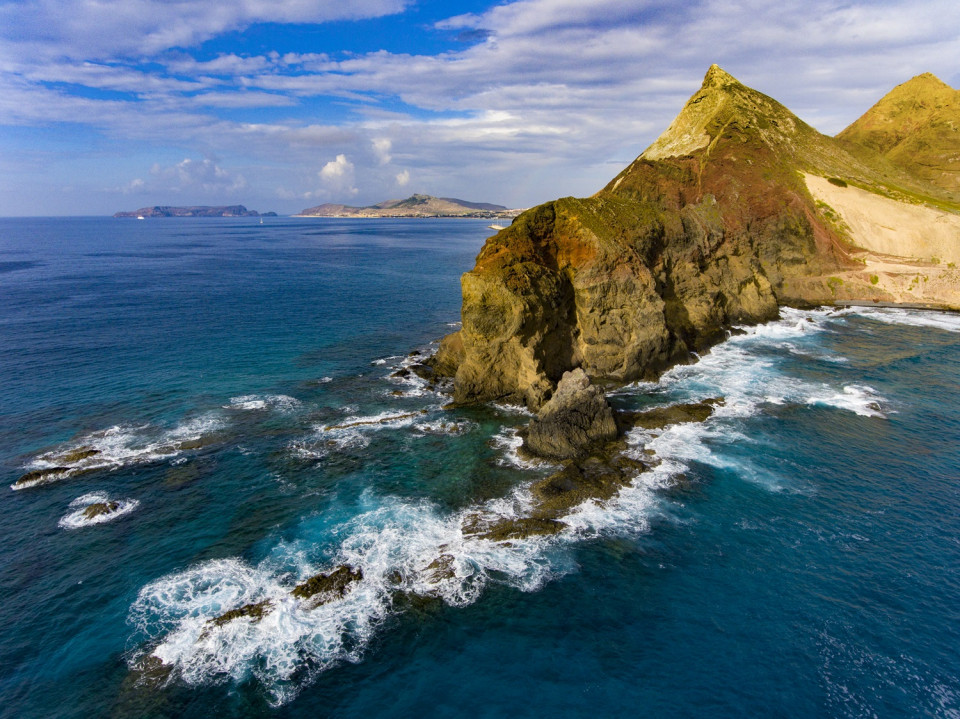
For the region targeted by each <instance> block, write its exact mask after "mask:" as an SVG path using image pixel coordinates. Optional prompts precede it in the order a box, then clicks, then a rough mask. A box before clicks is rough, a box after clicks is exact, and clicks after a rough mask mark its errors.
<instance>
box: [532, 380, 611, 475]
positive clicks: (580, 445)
mask: <svg viewBox="0 0 960 719" xmlns="http://www.w3.org/2000/svg"><path fill="white" fill-rule="evenodd" d="M616 436H617V423H616V422H615V421H614V418H613V410H612V409H611V408H610V405H609V404H608V403H607V399H606V397H605V396H604V394H603V392H602V391H601V390H600V389H599V388H597V387H594V386H593V385H591V384H590V378H589V377H587V374H586V372H584V371H583V370H582V369H579V368H577V369H575V370H572V371H570V372H565V373H564V374H563V377H562V379H561V380H560V383H559V384H558V385H557V391H556V392H555V393H554V395H553V397H551V398H550V401H548V402H547V403H546V404H545V405H543V407H542V408H541V409H540V412H539V414H538V415H537V417H536V418H535V419H533V420H532V421H531V422H530V426H529V428H528V430H527V436H526V438H525V440H524V448H525V449H526V450H527V451H529V452H530V453H532V454H534V455H536V456H538V457H545V458H547V459H572V458H574V457H581V456H584V455H585V454H587V453H588V452H589V451H590V449H591V448H593V447H595V446H597V445H598V444H601V443H603V442H608V441H610V440H612V439H615V438H616Z"/></svg>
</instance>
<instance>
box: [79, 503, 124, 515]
mask: <svg viewBox="0 0 960 719" xmlns="http://www.w3.org/2000/svg"><path fill="white" fill-rule="evenodd" d="M118 509H120V503H119V502H114V501H112V500H111V501H108V502H96V503H94V504H90V505H88V506H87V508H86V509H84V510H83V516H84V517H85V518H86V519H93V518H95V517H99V516H100V515H102V514H113V513H114V512H116V511H117V510H118Z"/></svg>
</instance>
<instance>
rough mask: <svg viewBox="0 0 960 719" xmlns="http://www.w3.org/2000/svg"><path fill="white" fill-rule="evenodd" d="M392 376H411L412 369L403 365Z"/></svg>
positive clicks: (404, 377)
mask: <svg viewBox="0 0 960 719" xmlns="http://www.w3.org/2000/svg"><path fill="white" fill-rule="evenodd" d="M390 376H391V377H395V378H397V379H406V378H407V377H409V376H410V370H408V369H407V368H406V367H401V368H400V369H398V370H397V371H396V372H394V373H392V374H391V375H390Z"/></svg>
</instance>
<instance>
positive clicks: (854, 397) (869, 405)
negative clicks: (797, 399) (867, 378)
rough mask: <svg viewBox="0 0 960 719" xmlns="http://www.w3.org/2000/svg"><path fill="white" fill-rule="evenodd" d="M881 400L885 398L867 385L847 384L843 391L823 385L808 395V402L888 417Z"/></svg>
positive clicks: (862, 414) (863, 415)
mask: <svg viewBox="0 0 960 719" xmlns="http://www.w3.org/2000/svg"><path fill="white" fill-rule="evenodd" d="M881 402H883V398H882V397H880V395H879V394H877V391H876V390H875V389H873V388H872V387H868V386H867V385H855V384H851V385H847V386H845V387H844V388H843V390H842V391H840V392H837V391H836V390H834V389H832V388H830V387H827V386H825V385H824V386H823V388H822V390H821V391H820V392H819V393H814V394H812V395H810V396H809V397H807V404H819V405H827V406H829V407H836V408H838V409H846V410H849V411H850V412H854V413H855V414H859V415H860V416H861V417H886V414H885V413H884V412H883V409H882V405H881Z"/></svg>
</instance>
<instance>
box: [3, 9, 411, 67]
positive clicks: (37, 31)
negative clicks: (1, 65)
mask: <svg viewBox="0 0 960 719" xmlns="http://www.w3.org/2000/svg"><path fill="white" fill-rule="evenodd" d="M409 2H410V0H350V2H343V0H242V1H241V2H235V3H226V4H225V3H223V2H222V1H221V0H173V1H172V2H171V1H170V0H100V1H99V2H91V1H90V0H21V1H20V2H16V3H4V4H2V5H0V38H2V39H4V40H5V41H6V42H7V43H8V44H9V45H10V46H12V47H13V48H18V49H19V50H20V51H22V50H24V49H27V48H29V49H30V50H32V51H33V52H34V53H37V54H39V55H41V56H43V57H48V58H54V57H68V58H86V59H91V58H104V57H116V56H122V57H149V56H151V55H153V54H155V53H158V52H162V51H164V50H167V49H170V48H188V47H194V46H196V45H198V44H199V43H201V42H203V41H204V40H207V39H209V38H211V37H214V36H216V35H219V34H222V33H225V32H229V31H233V30H242V29H243V28H246V27H248V26H250V25H252V24H254V23H258V22H271V23H280V24H284V23H322V22H329V21H333V20H356V19H360V18H371V17H381V16H384V15H391V14H394V13H397V12H400V11H402V10H403V9H404V7H405V6H406V5H407V4H408V3H409Z"/></svg>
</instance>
